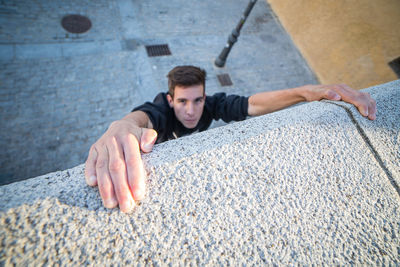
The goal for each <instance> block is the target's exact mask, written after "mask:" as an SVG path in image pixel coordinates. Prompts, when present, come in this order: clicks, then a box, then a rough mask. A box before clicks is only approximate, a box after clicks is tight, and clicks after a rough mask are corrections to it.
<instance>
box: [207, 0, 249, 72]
mask: <svg viewBox="0 0 400 267" xmlns="http://www.w3.org/2000/svg"><path fill="white" fill-rule="evenodd" d="M256 2H257V0H250V2H249V4H248V5H247V8H246V10H245V11H244V13H243V16H242V17H241V18H240V21H239V23H238V24H237V25H236V28H235V29H233V31H232V33H231V35H230V36H229V37H228V42H227V43H226V45H225V47H224V49H222V51H221V53H220V54H219V56H218V57H217V59H216V60H215V62H214V64H215V66H217V67H220V68H222V67H223V66H225V62H226V58H227V57H228V55H229V52H230V51H231V49H232V46H233V45H234V44H235V43H236V42H237V40H238V37H239V35H240V30H241V29H242V27H243V24H244V23H245V22H246V19H247V17H248V16H249V14H250V12H251V10H252V9H253V7H254V5H255V4H256Z"/></svg>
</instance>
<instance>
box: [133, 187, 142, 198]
mask: <svg viewBox="0 0 400 267" xmlns="http://www.w3.org/2000/svg"><path fill="white" fill-rule="evenodd" d="M133 197H134V199H136V200H142V199H143V198H144V191H143V190H142V189H136V190H134V191H133Z"/></svg>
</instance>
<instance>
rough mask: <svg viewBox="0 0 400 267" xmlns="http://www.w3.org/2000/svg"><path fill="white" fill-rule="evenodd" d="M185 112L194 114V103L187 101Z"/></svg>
mask: <svg viewBox="0 0 400 267" xmlns="http://www.w3.org/2000/svg"><path fill="white" fill-rule="evenodd" d="M186 114H188V115H193V114H194V105H193V103H190V102H189V103H188V104H187V105H186Z"/></svg>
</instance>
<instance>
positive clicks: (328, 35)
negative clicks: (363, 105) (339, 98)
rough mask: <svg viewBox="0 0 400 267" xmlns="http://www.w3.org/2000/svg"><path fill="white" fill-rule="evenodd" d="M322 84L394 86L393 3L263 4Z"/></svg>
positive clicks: (306, 0) (399, 11) (396, 12)
mask: <svg viewBox="0 0 400 267" xmlns="http://www.w3.org/2000/svg"><path fill="white" fill-rule="evenodd" d="M268 2H269V3H270V4H271V6H272V8H273V10H274V12H275V13H276V14H277V15H278V17H279V20H280V21H281V22H282V24H283V26H284V27H285V29H286V30H287V31H288V33H289V34H290V36H291V37H292V39H293V41H294V42H295V44H296V45H297V47H298V48H299V50H300V51H301V53H302V55H303V56H304V58H305V59H306V60H307V62H308V63H309V64H310V66H311V68H312V69H313V70H314V72H315V74H316V75H317V77H318V79H319V80H320V81H321V83H328V84H329V83H347V84H349V85H350V86H352V87H354V88H357V89H361V88H366V87H369V86H373V85H377V84H381V83H386V82H389V81H393V80H396V79H398V78H399V77H400V74H397V75H396V73H395V72H394V70H393V69H392V68H391V67H390V66H389V62H391V61H392V60H394V59H397V58H399V56H400V42H399V40H400V1H398V0H380V1H375V0H353V1H346V0H338V1H324V0H300V1H290V0H268Z"/></svg>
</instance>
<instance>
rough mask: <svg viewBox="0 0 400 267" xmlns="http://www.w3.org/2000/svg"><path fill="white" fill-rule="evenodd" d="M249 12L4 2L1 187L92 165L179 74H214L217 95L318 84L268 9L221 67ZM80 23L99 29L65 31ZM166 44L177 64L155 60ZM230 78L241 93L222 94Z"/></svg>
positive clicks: (241, 4)
mask: <svg viewBox="0 0 400 267" xmlns="http://www.w3.org/2000/svg"><path fill="white" fill-rule="evenodd" d="M247 3H248V1H247V0H240V1H231V0H220V1H212V0H206V1H201V2H199V1H187V0H173V1H168V2H166V1H164V0H152V1H144V0H141V1H132V0H109V1H105V0H101V1H89V0H86V1H77V0H74V1H71V2H68V3H65V1H61V0H57V1H54V0H52V1H50V0H35V1H28V0H19V1H2V2H0V22H1V31H0V118H1V120H0V129H2V130H1V131H0V146H1V147H2V148H3V149H2V150H1V151H0V184H6V183H10V182H14V181H18V180H21V179H26V178H29V177H36V176H38V175H41V174H45V173H48V172H51V171H56V170H64V169H67V168H71V167H73V166H76V165H78V164H81V163H82V162H84V161H85V159H86V157H87V153H88V150H89V147H90V145H91V144H92V143H94V142H95V141H96V140H97V139H98V138H99V137H100V136H101V135H102V134H103V133H104V131H105V130H106V129H107V127H108V125H109V124H110V123H111V122H112V121H114V120H116V119H119V118H122V117H123V116H124V115H125V114H127V113H128V112H129V111H130V110H132V108H133V107H134V106H137V105H139V104H141V103H143V102H145V101H150V100H152V99H153V98H154V96H155V95H156V94H157V93H158V92H161V91H166V90H167V80H166V77H165V76H166V74H167V73H168V71H169V70H170V69H171V68H172V67H173V66H175V65H181V64H193V65H198V66H200V67H203V68H205V69H206V70H207V72H208V80H207V92H208V93H210V94H212V93H214V92H218V91H222V92H227V93H236V94H241V95H251V94H254V93H257V92H260V91H267V90H276V89H282V88H288V87H295V86H300V85H304V84H308V83H316V82H317V80H316V79H315V77H314V75H313V73H312V72H311V71H310V69H309V68H308V66H307V65H306V63H305V62H304V60H303V58H302V57H301V56H300V54H299V53H298V51H297V49H296V47H295V46H294V45H293V43H292V41H291V39H290V37H289V36H288V35H287V34H286V32H285V31H284V30H283V28H282V27H281V26H280V24H279V22H278V21H277V19H276V18H275V16H274V14H273V13H272V11H271V9H270V8H269V6H268V4H267V3H266V2H265V1H258V2H257V4H256V5H255V7H254V9H253V11H252V13H251V15H250V16H249V18H248V20H247V22H246V24H245V25H244V27H243V29H242V32H241V36H240V38H239V41H238V43H237V44H235V46H234V48H233V49H232V52H231V54H230V56H229V58H228V60H227V64H226V67H225V68H222V69H218V68H216V67H214V65H213V61H214V59H215V58H216V57H217V56H218V54H219V53H220V52H221V50H222V48H223V47H224V45H225V43H226V41H227V38H228V35H229V34H230V33H231V31H232V29H233V28H234V27H235V26H236V24H237V23H238V21H239V19H240V17H241V15H242V13H243V11H244V10H245V8H246V6H247ZM177 10H179V16H178V15H177ZM76 13H77V14H82V15H85V16H88V17H89V18H90V20H91V21H92V29H91V30H89V31H88V32H87V33H83V34H79V35H77V34H69V33H68V32H66V31H65V30H64V29H63V28H62V27H61V24H60V21H61V19H62V17H63V16H64V15H66V14H76ZM164 43H166V44H168V45H169V47H170V49H171V52H172V55H171V56H165V57H154V58H149V57H148V56H147V53H146V49H145V46H146V45H151V44H164ZM221 73H228V74H229V75H230V77H231V79H232V81H233V86H228V87H222V86H221V85H220V84H219V82H218V79H217V77H216V75H218V74H221ZM216 125H219V124H216Z"/></svg>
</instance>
